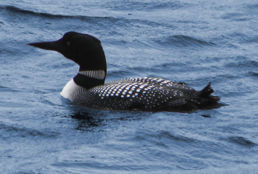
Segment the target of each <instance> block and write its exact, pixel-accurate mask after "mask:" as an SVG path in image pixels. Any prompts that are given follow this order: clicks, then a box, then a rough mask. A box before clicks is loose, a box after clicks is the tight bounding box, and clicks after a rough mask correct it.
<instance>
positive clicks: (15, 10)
mask: <svg viewBox="0 0 258 174" xmlns="http://www.w3.org/2000/svg"><path fill="white" fill-rule="evenodd" d="M0 10H7V11H8V12H11V13H15V14H18V15H31V16H37V17H44V18H51V19H64V18H66V19H80V20H86V21H94V20H97V19H105V20H110V21H113V22H116V21H118V20H119V19H117V18H114V17H91V16H81V15H78V16H77V15H61V14H51V13H45V12H36V11H32V10H28V9H21V8H18V7H15V6H10V5H8V6H0Z"/></svg>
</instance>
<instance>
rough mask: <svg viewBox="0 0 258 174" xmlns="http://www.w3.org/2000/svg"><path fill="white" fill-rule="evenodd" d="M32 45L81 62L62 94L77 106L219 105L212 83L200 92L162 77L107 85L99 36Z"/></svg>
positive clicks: (180, 108)
mask: <svg viewBox="0 0 258 174" xmlns="http://www.w3.org/2000/svg"><path fill="white" fill-rule="evenodd" d="M28 45H31V46H34V47H38V48H41V49H46V50H53V51H57V52H59V53H61V54H63V56H65V57H66V58H68V59H70V60H72V61H74V62H75V63H77V64H78V65H79V72H78V73H77V74H76V75H75V76H74V78H72V79H71V80H70V81H69V82H68V83H67V84H66V85H65V87H64V88H63V90H62V92H61V95H62V96H63V97H64V98H66V99H68V100H70V101H71V102H72V103H74V104H76V105H82V106H86V107H90V108H95V109H107V110H140V111H151V112H152V111H153V112H157V111H172V112H189V111H194V110H197V109H212V108H217V107H219V100H220V98H219V97H218V96H212V95H211V93H213V89H212V88H211V84H210V83H209V84H208V85H207V86H206V87H204V88H203V89H202V90H200V91H197V90H195V89H193V88H191V87H188V86H186V84H185V83H182V82H179V83H177V82H172V81H169V80H165V79H162V78H151V77H140V78H127V79H122V80H118V81H114V82H110V83H106V84H105V78H106V74H107V64H106V58H105V54H104V50H103V48H102V45H101V42H100V40H99V39H97V38H96V37H94V36H92V35H89V34H83V33H78V32H72V31H71V32H67V33H65V34H64V35H63V37H62V38H61V39H59V40H57V41H50V42H35V43H29V44H28Z"/></svg>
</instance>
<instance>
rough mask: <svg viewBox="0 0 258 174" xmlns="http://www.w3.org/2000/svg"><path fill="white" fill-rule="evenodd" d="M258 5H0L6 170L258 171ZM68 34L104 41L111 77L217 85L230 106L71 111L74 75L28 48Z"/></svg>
mask: <svg viewBox="0 0 258 174" xmlns="http://www.w3.org/2000/svg"><path fill="white" fill-rule="evenodd" d="M257 30H258V2H257V1H253V0H247V1H240V0H235V1H224V0H223V1H222V0H211V1H196V2H195V1H190V0H181V1H170V0H166V1H151V0H143V1H142V0H133V1H120V0H106V1H95V0H94V1H93V0H92V1H83V0H78V1H69V0H61V1H54V0H51V1H50V0H47V1H46V0H45V1H43V0H39V1H30V0H19V1H18V0H13V1H7V0H0V45H1V47H0V76H1V82H0V96H1V97H0V169H1V173H17V174H21V173H74V174H78V173H98V174H101V173H119V174H121V173H122V174H126V173H139V174H143V173H155V174H157V173H160V174H165V173H183V174H188V173H258V167H257V166H258V165H257V164H258V112H257V111H258V109H257V104H258V69H257V68H258V51H257V50H258V49H257V48H258V34H257ZM67 31H77V32H83V33H89V34H92V35H94V36H96V37H98V38H99V39H100V40H101V41H102V45H103V47H104V50H105V53H106V57H107V62H108V75H107V81H111V80H116V79H121V78H126V77H137V76H140V77H141V76H154V77H162V78H166V79H169V80H174V81H183V82H186V83H187V84H188V85H189V86H191V87H194V88H196V89H201V88H203V87H204V86H205V85H206V84H207V83H208V82H212V87H213V88H214V89H215V95H218V96H221V100H222V101H223V102H224V103H226V104H227V106H224V107H221V108H218V109H213V110H202V111H196V112H193V113H175V112H159V113H150V112H114V111H113V112H111V111H96V110H89V109H85V108H78V107H76V106H73V105H71V104H70V103H68V102H66V101H64V100H63V99H62V98H61V97H60V95H59V92H60V91H61V89H62V87H63V86H64V85H65V83H66V82H67V81H69V80H70V79H71V78H72V77H73V76H74V75H75V73H76V72H77V70H78V67H77V65H75V64H74V63H72V62H71V61H69V60H67V59H65V58H63V56H62V55H59V54H58V53H55V52H50V51H45V50H40V49H35V48H32V47H29V46H27V43H29V42H35V41H48V40H56V39H59V38H60V37H61V36H62V35H63V34H64V33H65V32H67Z"/></svg>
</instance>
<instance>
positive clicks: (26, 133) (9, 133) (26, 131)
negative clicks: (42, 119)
mask: <svg viewBox="0 0 258 174" xmlns="http://www.w3.org/2000/svg"><path fill="white" fill-rule="evenodd" d="M0 130H1V132H2V134H1V135H0V137H1V138H4V139H9V138H10V137H42V138H55V137H57V133H56V132H48V131H46V132H42V131H39V130H36V129H31V128H26V127H21V126H19V125H8V124H6V123H0ZM3 132H5V133H3Z"/></svg>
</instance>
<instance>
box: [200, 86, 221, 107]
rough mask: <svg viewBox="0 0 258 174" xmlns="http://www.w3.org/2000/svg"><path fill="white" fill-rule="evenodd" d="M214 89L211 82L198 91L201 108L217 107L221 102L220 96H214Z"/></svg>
mask: <svg viewBox="0 0 258 174" xmlns="http://www.w3.org/2000/svg"><path fill="white" fill-rule="evenodd" d="M213 92H214V91H213V89H212V88H211V83H210V82H209V83H208V85H207V86H205V87H204V88H203V89H202V90H201V91H199V92H198V96H199V102H200V105H199V107H200V108H216V107H219V106H220V104H219V103H218V101H219V100H220V98H219V97H218V96H212V95H211V94H212V93H213Z"/></svg>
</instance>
